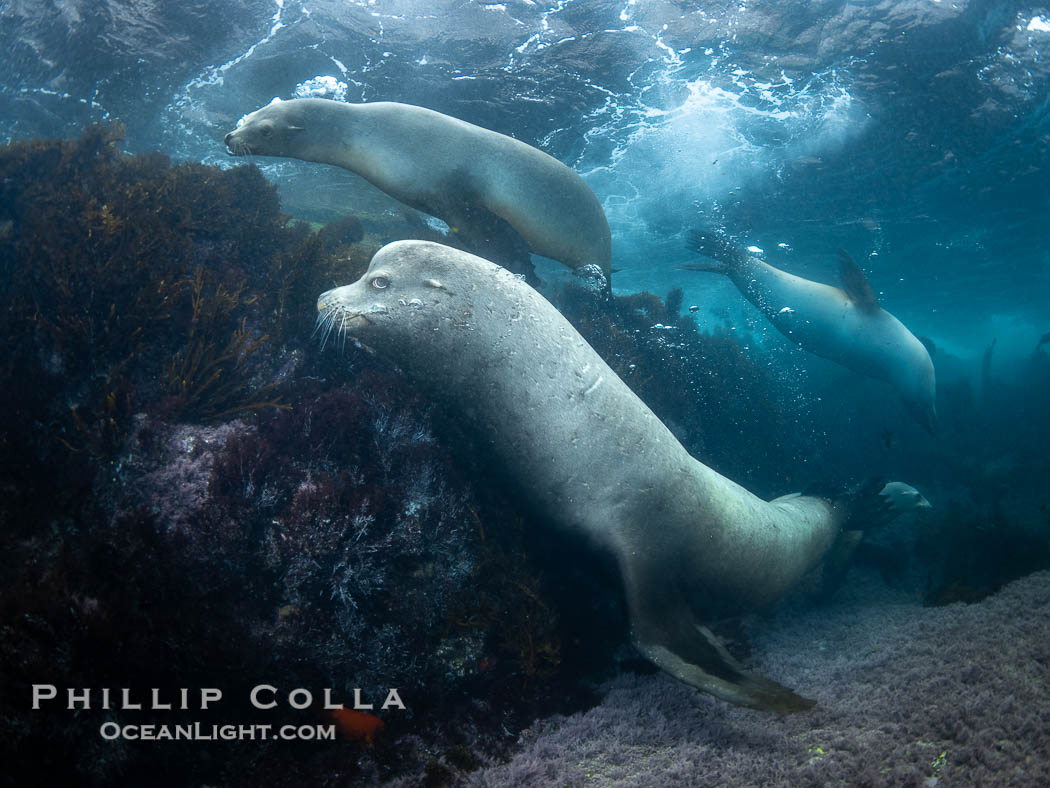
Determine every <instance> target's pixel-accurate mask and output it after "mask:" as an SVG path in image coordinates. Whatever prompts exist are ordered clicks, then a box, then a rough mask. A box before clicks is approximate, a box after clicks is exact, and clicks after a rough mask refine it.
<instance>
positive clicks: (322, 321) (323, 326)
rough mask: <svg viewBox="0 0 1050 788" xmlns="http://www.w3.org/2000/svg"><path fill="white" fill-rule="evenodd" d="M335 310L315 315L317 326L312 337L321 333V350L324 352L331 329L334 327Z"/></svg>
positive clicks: (327, 310)
mask: <svg viewBox="0 0 1050 788" xmlns="http://www.w3.org/2000/svg"><path fill="white" fill-rule="evenodd" d="M338 311H339V310H337V309H326V310H325V311H324V312H321V313H320V314H318V315H317V325H316V326H315V327H314V335H316V334H317V333H318V332H321V350H324V347H325V345H326V344H328V337H329V335H331V333H332V328H333V326H334V325H335V315H336V312H338Z"/></svg>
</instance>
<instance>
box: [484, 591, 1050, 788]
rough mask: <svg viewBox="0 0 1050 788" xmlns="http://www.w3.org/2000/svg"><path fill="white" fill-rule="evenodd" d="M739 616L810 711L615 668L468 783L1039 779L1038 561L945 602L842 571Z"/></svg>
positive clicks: (1041, 646) (1049, 598)
mask: <svg viewBox="0 0 1050 788" xmlns="http://www.w3.org/2000/svg"><path fill="white" fill-rule="evenodd" d="M854 574H856V573H854ZM749 627H750V630H751V639H752V648H753V653H752V659H753V664H754V667H755V668H756V669H757V670H759V671H761V672H763V673H765V674H766V675H769V676H771V677H773V678H775V679H777V680H779V681H781V682H783V683H785V684H787V685H788V686H790V687H792V688H794V689H796V690H797V691H799V692H800V693H801V694H804V695H808V696H810V697H815V698H817V699H818V701H819V703H818V705H817V707H816V708H815V709H814V710H812V711H810V712H807V713H804V714H797V715H793V716H788V717H782V716H776V715H772V714H764V713H760V712H754V711H750V710H747V709H742V708H734V707H731V706H728V705H727V704H724V703H721V702H719V701H717V700H715V699H713V698H711V697H710V696H707V695H704V694H701V693H698V692H694V691H692V690H690V689H689V688H687V687H685V686H684V685H682V684H680V683H678V682H677V681H675V680H674V679H672V678H670V677H669V676H666V675H663V674H659V675H650V676H631V675H623V676H621V677H619V678H617V679H616V680H614V681H612V682H611V683H610V684H609V685H608V686H607V687H606V690H607V692H606V694H605V696H604V699H603V701H602V702H601V703H600V704H599V705H598V706H596V707H595V708H592V709H590V710H589V711H586V712H582V713H579V714H575V715H572V716H570V717H556V718H550V719H546V720H543V721H541V722H539V723H537V724H535V725H533V726H532V727H531V728H530V729H528V730H527V731H526V732H525V733H524V734H523V736H522V742H521V743H522V749H521V751H520V752H519V753H518V754H517V755H516V756H515V757H514V758H513V759H512V760H510V762H508V763H506V764H502V765H498V766H491V767H489V768H487V769H484V770H481V771H479V772H476V773H474V774H472V775H471V776H470V779H469V784H470V785H475V786H625V787H626V786H649V785H651V786H671V785H674V786H690V785H695V786H718V785H732V786H774V785H784V786H789V785H790V786H799V785H814V786H816V785H820V786H825V785H827V786H832V785H834V786H838V785H842V786H845V785H849V786H864V785H871V786H882V785H917V786H934V785H936V786H1000V785H1004V786H1046V785H1050V703H1048V701H1050V572H1039V573H1036V574H1033V575H1030V576H1028V577H1026V578H1023V579H1021V580H1018V581H1016V582H1014V583H1011V584H1010V585H1008V586H1006V587H1005V588H1004V589H1002V590H1001V591H1000V592H999V593H997V594H995V595H993V596H991V597H988V598H986V599H985V600H983V601H982V602H980V603H977V604H972V605H966V604H963V603H957V604H953V605H950V606H947V607H924V606H922V604H921V601H920V600H918V599H916V598H915V597H914V596H912V595H907V594H903V593H899V592H894V591H891V590H889V589H887V588H886V587H885V586H884V585H883V584H882V583H881V582H880V581H879V580H878V579H877V577H875V576H864V575H862V576H860V577H851V581H850V583H849V585H848V587H847V588H844V589H842V591H841V592H840V593H839V595H838V596H837V597H836V599H835V600H834V602H833V603H831V604H829V605H827V606H825V607H821V608H816V609H814V608H813V607H811V606H809V605H806V604H803V603H801V602H800V603H797V604H790V603H789V604H787V605H782V606H781V607H780V608H779V609H778V610H777V612H776V614H775V615H774V616H773V617H771V618H768V619H755V620H753V621H752V622H751V623H750V624H749Z"/></svg>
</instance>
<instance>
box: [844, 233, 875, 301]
mask: <svg viewBox="0 0 1050 788" xmlns="http://www.w3.org/2000/svg"><path fill="white" fill-rule="evenodd" d="M839 277H840V278H841V279H842V289H843V290H845V291H846V295H848V296H849V298H850V301H852V302H853V303H854V304H856V305H857V307H858V308H859V309H862V310H863V311H865V312H878V311H879V309H881V308H882V307H880V306H879V298H878V296H876V295H875V291H874V290H873V289H872V287H871V282H869V281H868V277H866V276H864V272H863V271H862V270H861V269H860V266H859V265H857V261H856V260H854V259H853V258H852V257H851V256H850V254H849V252H847V251H846V250H845V249H839Z"/></svg>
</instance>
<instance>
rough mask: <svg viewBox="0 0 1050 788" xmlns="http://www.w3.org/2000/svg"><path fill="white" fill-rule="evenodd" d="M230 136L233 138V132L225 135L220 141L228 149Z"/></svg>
mask: <svg viewBox="0 0 1050 788" xmlns="http://www.w3.org/2000/svg"><path fill="white" fill-rule="evenodd" d="M232 136H233V132H232V131H231V132H230V133H229V134H227V135H226V136H225V137H223V138H222V141H223V142H225V143H226V146H227V147H229V145H230V137H232Z"/></svg>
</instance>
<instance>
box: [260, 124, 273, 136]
mask: <svg viewBox="0 0 1050 788" xmlns="http://www.w3.org/2000/svg"><path fill="white" fill-rule="evenodd" d="M272 134H273V127H272V126H263V127H262V135H263V136H264V137H269V136H270V135H272Z"/></svg>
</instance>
